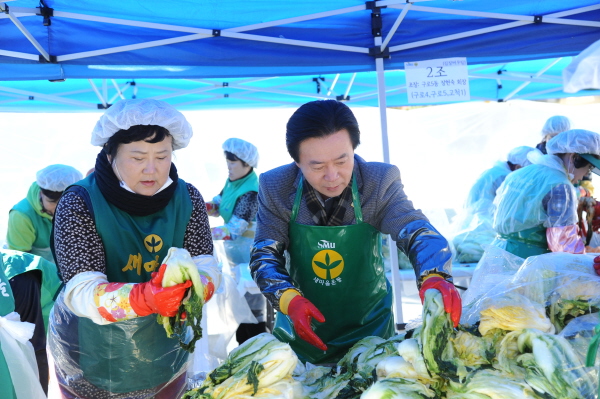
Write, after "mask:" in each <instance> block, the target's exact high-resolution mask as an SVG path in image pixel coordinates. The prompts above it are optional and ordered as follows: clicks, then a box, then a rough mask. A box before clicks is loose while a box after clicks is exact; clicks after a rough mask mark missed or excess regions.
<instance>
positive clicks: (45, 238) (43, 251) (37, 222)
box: [12, 198, 54, 263]
mask: <svg viewBox="0 0 600 399" xmlns="http://www.w3.org/2000/svg"><path fill="white" fill-rule="evenodd" d="M12 210H15V211H19V212H21V213H23V214H24V215H26V216H27V217H28V218H29V219H30V220H31V223H32V224H33V228H34V230H35V241H34V242H33V244H32V247H31V251H29V252H31V253H32V254H34V255H39V256H41V257H42V258H44V259H46V260H48V261H50V262H53V263H54V258H53V257H52V251H50V233H51V232H52V221H51V220H49V219H47V218H43V217H41V216H40V215H38V214H37V212H36V211H35V209H33V207H32V206H31V204H30V203H29V201H28V199H27V198H24V199H22V200H21V201H19V202H18V203H17V204H16V205H15V206H13V208H12Z"/></svg>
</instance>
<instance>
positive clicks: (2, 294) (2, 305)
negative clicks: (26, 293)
mask: <svg viewBox="0 0 600 399" xmlns="http://www.w3.org/2000/svg"><path fill="white" fill-rule="evenodd" d="M1 266H2V258H0V316H6V315H7V314H9V313H11V312H13V311H14V310H15V299H14V298H13V293H12V290H11V289H10V284H9V283H8V277H6V275H5V274H4V267H1ZM20 383H24V381H21V382H20ZM0 398H3V399H4V398H6V399H15V398H16V394H15V390H14V388H13V382H12V379H11V378H10V372H9V371H8V365H7V364H6V359H4V355H3V352H2V344H0Z"/></svg>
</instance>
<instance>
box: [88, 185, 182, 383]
mask: <svg viewBox="0 0 600 399" xmlns="http://www.w3.org/2000/svg"><path fill="white" fill-rule="evenodd" d="M77 185H79V186H81V187H83V188H85V189H86V190H87V192H88V193H89V195H90V199H91V201H92V206H93V210H94V219H95V223H96V230H97V232H98V234H99V235H100V238H101V239H102V244H103V246H104V253H105V256H106V265H107V266H106V275H107V277H108V281H109V282H124V283H140V282H146V281H149V280H150V278H151V273H152V272H153V271H157V270H158V267H159V266H160V263H161V262H162V260H163V259H164V257H165V256H166V255H167V252H168V250H169V248H171V247H179V248H182V247H183V239H184V235H185V230H186V227H187V224H188V222H189V220H190V217H191V215H192V201H191V198H190V196H189V192H188V189H187V185H186V183H185V182H184V181H183V180H181V179H179V182H178V183H177V189H176V190H175V194H174V195H173V198H172V199H171V201H170V202H169V203H168V205H167V206H166V207H165V208H163V209H162V210H160V211H159V212H156V213H154V214H152V215H149V216H133V215H130V214H128V213H127V212H124V211H122V210H120V209H119V208H117V207H116V206H114V205H112V204H110V203H109V202H108V201H106V199H105V198H104V196H103V195H102V193H101V192H100V189H99V187H98V185H97V184H96V183H95V177H94V174H91V175H90V176H88V177H87V178H85V179H84V180H82V181H80V182H78V183H77ZM78 322H79V323H78V325H79V345H80V354H79V364H80V366H81V369H82V370H83V375H84V377H85V378H86V379H87V380H88V381H90V382H91V383H92V384H94V385H95V386H97V387H99V388H101V389H104V390H107V391H110V392H112V393H124V392H131V391H137V390H141V389H151V388H154V387H156V386H158V385H160V384H163V383H165V382H168V381H169V380H170V379H171V378H172V377H173V376H174V375H175V374H177V373H178V372H179V371H180V370H181V367H183V366H184V365H185V363H186V361H187V358H188V353H187V352H186V351H184V350H183V349H181V347H180V346H179V342H178V340H177V339H170V338H167V336H166V333H165V330H164V328H163V327H162V326H161V325H159V324H158V323H157V322H156V315H149V316H146V317H138V318H135V319H131V320H125V321H119V322H116V323H111V324H108V325H97V324H95V323H94V322H92V321H91V320H90V319H88V318H85V317H82V318H78Z"/></svg>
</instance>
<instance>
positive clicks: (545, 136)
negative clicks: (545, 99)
mask: <svg viewBox="0 0 600 399" xmlns="http://www.w3.org/2000/svg"><path fill="white" fill-rule="evenodd" d="M569 129H571V121H570V120H569V118H567V117H566V116H561V115H554V116H552V117H550V118H548V120H547V121H546V123H544V127H543V128H542V141H541V142H540V143H539V144H538V145H536V146H535V148H537V149H538V150H539V151H540V152H541V153H542V154H547V152H546V143H547V142H548V140H550V139H551V138H553V137H554V136H556V135H557V134H559V133H562V132H566V131H567V130H569Z"/></svg>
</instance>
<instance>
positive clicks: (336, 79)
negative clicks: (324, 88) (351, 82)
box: [327, 73, 340, 97]
mask: <svg viewBox="0 0 600 399" xmlns="http://www.w3.org/2000/svg"><path fill="white" fill-rule="evenodd" d="M339 78H340V74H339V73H338V74H336V75H335V78H333V83H331V87H330V88H329V91H328V92H327V96H328V97H329V95H331V92H332V91H333V90H334V89H335V85H336V83H337V81H338V79H339Z"/></svg>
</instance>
